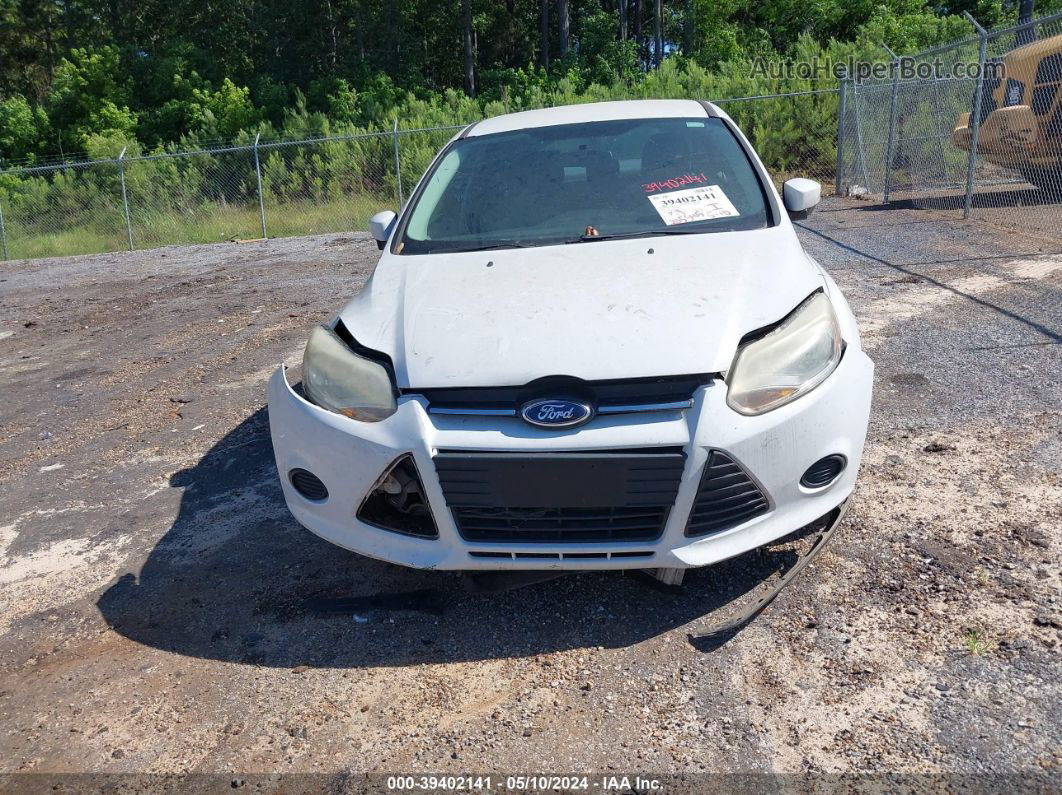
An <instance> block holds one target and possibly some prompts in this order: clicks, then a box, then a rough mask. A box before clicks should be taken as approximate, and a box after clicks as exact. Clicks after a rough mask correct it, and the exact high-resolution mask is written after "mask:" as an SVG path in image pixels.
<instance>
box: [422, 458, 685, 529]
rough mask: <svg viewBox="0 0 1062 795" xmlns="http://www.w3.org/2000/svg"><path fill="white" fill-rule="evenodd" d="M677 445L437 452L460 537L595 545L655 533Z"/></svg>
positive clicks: (671, 484)
mask: <svg viewBox="0 0 1062 795" xmlns="http://www.w3.org/2000/svg"><path fill="white" fill-rule="evenodd" d="M685 459H686V456H685V453H683V451H682V449H681V448H675V447H668V448H646V449H641V448H639V449H636V450H618V451H601V452H589V453H588V452H562V453H531V454H526V453H525V454H510V453H479V452H463V451H440V452H439V453H438V454H437V455H436V456H435V467H436V471H437V472H438V474H439V483H440V485H441V487H442V491H443V494H444V496H445V497H446V504H447V505H448V506H449V507H450V510H451V512H452V514H453V517H454V523H455V524H456V525H457V529H458V531H459V532H460V534H461V537H462V538H464V539H465V540H466V541H480V542H516V543H520V542H532V543H533V542H538V543H578V542H583V543H588V542H589V543H594V542H610V541H651V540H653V539H656V538H659V536H660V534H661V533H662V532H663V530H664V524H665V523H666V522H667V517H668V515H669V513H670V511H671V506H672V505H673V504H674V502H675V496H676V494H677V493H678V487H679V481H680V480H681V478H682V470H683V467H684V466H685Z"/></svg>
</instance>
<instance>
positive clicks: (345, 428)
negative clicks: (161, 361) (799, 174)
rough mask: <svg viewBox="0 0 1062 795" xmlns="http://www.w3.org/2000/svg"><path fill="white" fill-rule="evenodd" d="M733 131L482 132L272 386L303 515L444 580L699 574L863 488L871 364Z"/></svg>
mask: <svg viewBox="0 0 1062 795" xmlns="http://www.w3.org/2000/svg"><path fill="white" fill-rule="evenodd" d="M783 194H784V199H783V198H781V197H779V195H778V193H777V191H776V190H775V188H774V187H773V185H772V182H771V179H770V177H769V176H768V174H767V172H766V170H765V169H764V167H763V164H762V163H761V162H760V160H759V158H758V157H757V156H756V153H755V152H754V151H753V149H752V147H751V146H750V144H749V142H748V141H747V140H746V139H745V137H744V136H743V135H742V133H741V132H740V130H738V128H737V127H736V125H735V124H734V123H733V121H731V119H730V118H729V117H728V116H727V115H726V114H725V113H724V112H722V111H721V110H720V109H719V108H717V107H716V106H714V105H712V104H710V103H707V102H697V101H692V100H650V101H633V102H605V103H597V104H585V105H576V106H571V107H559V108H551V109H547V110H535V111H528V112H525V113H514V114H510V115H506V116H499V117H497V118H492V119H488V120H485V121H481V122H478V123H476V124H472V125H470V126H469V127H467V128H465V129H464V130H463V131H462V132H460V133H459V134H458V135H457V136H455V137H454V138H453V140H451V141H450V142H449V144H448V145H447V146H446V147H445V148H444V149H443V150H442V151H441V152H440V153H439V154H438V156H437V157H436V158H435V160H434V162H433V163H432V164H431V166H430V168H429V169H428V170H427V172H426V173H425V175H424V177H423V178H422V179H421V181H420V183H419V185H418V186H417V189H416V191H415V193H414V194H413V195H412V197H411V199H410V200H409V203H408V205H407V206H406V207H405V209H404V210H403V211H402V212H401V214H400V215H399V216H397V217H396V216H395V214H394V213H391V212H386V213H379V214H377V215H376V216H375V217H374V218H373V219H372V221H371V223H370V228H371V232H372V234H373V236H374V237H375V238H376V240H377V241H378V242H379V245H380V248H381V249H382V250H383V254H382V256H381V258H380V261H379V263H378V265H377V266H376V269H375V271H374V272H373V274H372V277H371V278H370V279H369V280H368V282H366V284H365V286H364V288H363V289H362V290H361V292H360V293H359V294H358V295H357V296H355V297H354V298H353V300H351V301H350V303H348V304H347V305H346V306H345V307H344V308H343V310H342V311H341V312H340V313H339V316H338V317H337V318H336V319H335V320H334V321H333V322H332V323H331V324H329V325H327V326H321V327H318V328H315V329H314V330H313V331H312V332H311V334H310V340H309V343H308V344H307V346H306V351H305V354H304V358H303V362H302V373H301V382H299V383H295V382H296V381H298V380H299V379H298V377H296V376H294V372H292V373H291V374H289V373H288V372H287V371H286V370H285V369H284V368H283V367H281V369H280V370H279V371H278V372H277V373H276V374H275V375H274V376H273V377H272V379H271V381H270V383H269V420H270V427H271V430H272V438H273V447H274V450H275V453H276V462H277V467H278V469H279V472H280V478H281V482H282V484H283V490H284V497H285V499H286V500H287V504H288V507H289V509H290V510H291V513H292V514H293V515H294V516H295V518H296V519H297V520H298V521H299V522H300V523H301V524H302V525H303V526H305V527H306V528H308V529H309V530H311V531H312V532H314V533H316V534H317V535H319V536H321V537H323V538H325V539H327V540H328V541H331V542H333V543H335V544H338V545H339V546H341V547H344V548H346V549H349V550H353V551H355V552H358V553H361V554H363V555H368V556H371V557H374V558H379V559H382V560H386V561H391V562H393V563H398V564H401V565H404V566H413V567H419V568H432V569H463V570H475V569H492V570H500V569H578V570H592V569H619V568H639V569H661V570H681V569H685V568H688V567H693V566H705V565H708V564H712V563H715V562H717V561H721V560H724V559H726V558H730V557H732V556H734V555H737V554H739V553H742V552H745V551H746V550H750V549H753V548H755V547H759V546H762V545H764V544H767V543H769V542H772V541H774V540H777V539H779V538H781V537H782V536H787V535H789V534H791V533H794V531H797V530H800V529H801V528H805V527H807V526H809V525H814V524H815V523H816V522H818V523H819V526H828V527H829V528H830V530H831V532H832V528H833V527H835V526H836V523H837V521H839V517H840V515H841V513H842V512H843V507H844V504H845V502H846V501H847V499H848V497H849V495H850V494H851V492H852V489H853V486H854V484H855V479H856V473H857V471H858V469H859V460H860V456H861V454H862V450H863V441H864V437H865V435H866V430H867V421H868V415H869V411H870V398H871V382H872V377H873V364H872V363H871V361H870V359H869V358H868V357H867V356H866V354H865V353H864V352H863V351H862V349H861V348H860V344H859V333H858V331H857V329H856V324H855V320H854V318H853V316H852V313H851V311H850V310H849V308H848V305H847V303H846V302H845V299H844V297H843V296H842V295H841V293H840V291H839V290H838V289H837V285H836V284H834V282H833V280H832V279H831V278H830V277H829V276H828V275H827V274H826V273H825V272H824V271H823V270H822V268H821V267H819V265H818V264H817V263H816V262H815V261H814V260H812V259H811V257H809V256H808V254H807V253H805V251H804V250H803V249H802V248H801V245H800V243H799V241H798V240H797V236H796V234H795V232H794V230H793V225H792V223H791V221H790V215H797V214H800V215H804V214H806V213H807V212H808V211H809V210H810V209H811V208H812V207H813V206H814V205H815V204H816V203H817V202H818V200H819V186H818V184H817V183H814V182H812V181H810V180H804V179H796V180H791V181H790V182H788V183H786V185H785V186H784V190H783Z"/></svg>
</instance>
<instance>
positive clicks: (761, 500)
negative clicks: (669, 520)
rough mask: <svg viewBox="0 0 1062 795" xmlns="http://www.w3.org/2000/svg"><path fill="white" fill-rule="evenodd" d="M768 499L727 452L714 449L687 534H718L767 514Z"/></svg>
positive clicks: (694, 503)
mask: <svg viewBox="0 0 1062 795" xmlns="http://www.w3.org/2000/svg"><path fill="white" fill-rule="evenodd" d="M769 507H770V506H769V505H768V503H767V498H766V497H765V496H764V495H763V492H761V491H760V490H759V488H757V486H756V484H755V483H753V482H752V479H751V478H750V477H749V476H748V475H747V474H745V470H743V469H742V468H741V467H740V466H738V465H737V464H736V463H735V462H734V461H733V459H731V458H730V457H729V456H728V455H726V454H725V453H721V452H719V451H718V450H712V451H711V452H710V453H709V454H708V462H707V463H706V464H705V465H704V473H703V474H702V475H701V485H700V487H699V489H698V491H697V498H696V499H695V500H694V502H693V510H692V511H691V512H690V518H689V521H688V522H687V524H686V535H687V536H704V535H709V534H711V533H718V532H721V531H723V530H726V529H727V528H730V527H736V526H737V525H739V524H741V523H742V522H747V521H748V520H749V519H751V518H753V517H754V516H759V515H760V514H763V513H767V510H768V509H769Z"/></svg>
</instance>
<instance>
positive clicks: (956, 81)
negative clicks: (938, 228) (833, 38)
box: [838, 14, 1062, 238]
mask: <svg viewBox="0 0 1062 795" xmlns="http://www.w3.org/2000/svg"><path fill="white" fill-rule="evenodd" d="M970 21H971V23H972V24H973V25H974V26H975V28H976V31H977V35H976V36H973V37H971V38H969V39H965V40H962V41H959V42H954V43H952V44H948V45H945V46H942V47H937V48H934V49H931V50H927V51H925V52H922V53H918V54H917V55H913V56H906V57H903V58H900V57H897V56H893V58H892V61H891V65H892V69H891V74H890V75H889V76H888V77H885V78H882V79H878V80H863V81H855V80H846V81H843V85H842V88H841V93H842V96H843V100H842V103H841V104H842V106H843V118H842V119H841V123H840V125H839V130H840V133H839V139H838V141H839V143H838V146H839V149H840V150H841V157H840V158H839V160H840V161H841V166H840V168H839V173H840V180H839V185H840V184H843V186H844V187H843V190H844V191H845V192H847V193H850V194H854V195H861V194H864V193H869V194H873V195H880V196H881V197H882V199H883V201H885V202H886V203H893V204H897V203H901V204H905V205H907V206H912V207H917V208H922V209H931V210H940V211H944V212H945V213H946V214H948V215H952V216H953V217H963V218H973V219H975V220H979V221H983V222H986V223H988V224H991V225H993V226H997V227H1001V228H1005V229H1008V230H1010V231H1014V232H1019V233H1022V234H1033V235H1037V236H1042V237H1050V238H1059V237H1062V223H1060V222H1062V212H1060V210H1062V91H1060V90H1059V89H1060V86H1062V14H1054V15H1051V16H1047V17H1043V18H1041V19H1038V20H1033V21H1031V22H1029V23H1026V24H1022V25H1017V26H1014V27H1010V28H1006V29H1003V30H996V31H991V32H989V31H986V30H984V29H982V28H981V27H980V26H978V25H977V23H976V22H975V21H974V20H973V18H972V17H971V18H970Z"/></svg>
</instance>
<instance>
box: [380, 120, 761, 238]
mask: <svg viewBox="0 0 1062 795" xmlns="http://www.w3.org/2000/svg"><path fill="white" fill-rule="evenodd" d="M415 201H416V204H415V205H414V207H413V209H412V211H411V213H410V215H409V220H408V222H407V223H406V227H405V230H404V234H403V236H402V242H401V244H400V246H399V248H398V249H397V250H398V252H399V253H403V254H429V253H435V252H442V251H470V250H476V249H485V248H507V247H520V246H540V245H553V244H557V243H568V242H590V241H593V240H607V239H609V238H610V237H614V236H615V237H639V236H651V235H658V234H660V235H662V234H677V233H686V232H721V231H732V230H738V229H759V228H762V227H765V226H767V225H768V217H769V216H768V212H767V206H766V200H765V197H764V192H763V187H762V186H761V184H760V181H759V179H758V178H757V176H756V174H755V172H754V171H753V169H752V166H751V164H750V163H749V159H748V157H747V156H746V155H745V152H744V150H743V149H742V148H741V145H740V144H739V143H738V141H737V139H735V137H734V135H733V133H732V132H731V131H730V130H729V129H728V128H727V126H726V125H725V124H723V122H722V120H720V119H716V118H698V119H631V120H622V121H602V122H590V123H586V124H564V125H557V126H552V127H539V128H533V129H526V130H517V131H513V132H506V133H494V134H492V135H484V136H481V137H476V136H472V137H469V138H464V139H461V140H458V141H455V142H453V144H451V145H450V147H449V148H448V149H447V151H446V153H445V154H444V155H443V157H442V158H441V159H440V160H439V162H438V164H437V165H436V167H435V169H434V170H433V171H432V173H431V174H430V176H429V178H428V179H427V181H426V182H425V183H424V186H423V187H422V189H421V190H420V195H419V196H417V197H416V199H415Z"/></svg>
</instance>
